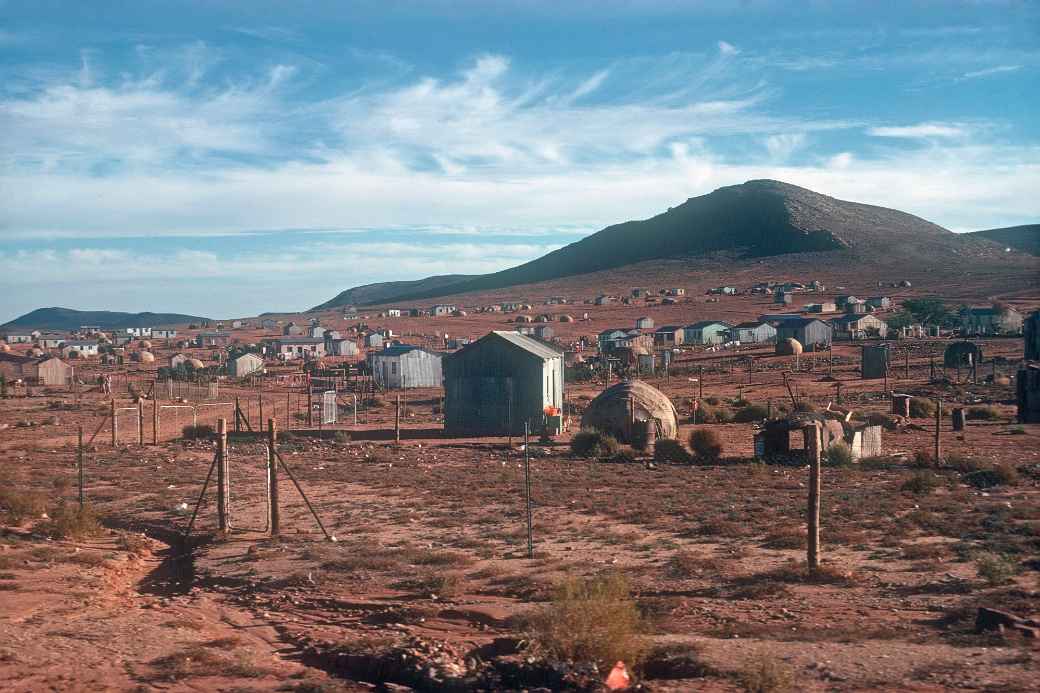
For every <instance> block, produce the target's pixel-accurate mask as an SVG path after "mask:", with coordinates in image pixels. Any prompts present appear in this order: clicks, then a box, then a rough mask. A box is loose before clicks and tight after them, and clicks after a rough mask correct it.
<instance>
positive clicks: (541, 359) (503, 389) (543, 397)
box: [443, 331, 563, 435]
mask: <svg viewBox="0 0 1040 693" xmlns="http://www.w3.org/2000/svg"><path fill="white" fill-rule="evenodd" d="M443 364H444V394H445V399H444V429H445V431H447V432H448V433H450V434H454V435H508V434H510V433H512V434H514V435H518V434H522V433H523V430H524V422H530V424H531V430H532V431H534V432H541V431H542V430H543V428H544V422H545V411H546V408H547V407H554V408H557V409H559V408H562V406H563V352H562V351H560V350H558V349H555V348H553V347H551V346H549V345H547V344H543V343H541V342H539V341H538V340H535V339H531V338H530V337H526V336H524V335H521V334H517V333H516V332H498V331H496V332H491V333H489V334H487V335H485V336H483V337H481V338H480V339H478V340H477V341H475V342H473V343H471V344H468V345H466V346H465V347H463V348H462V349H460V350H459V351H457V352H455V353H454V354H449V355H447V356H445V357H444V361H443Z"/></svg>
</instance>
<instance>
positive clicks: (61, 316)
mask: <svg viewBox="0 0 1040 693" xmlns="http://www.w3.org/2000/svg"><path fill="white" fill-rule="evenodd" d="M205 319H206V318H200V317H197V316H194V315H181V314H180V313H119V312H115V311H109V310H73V309H72V308H37V309H36V310H34V311H32V312H30V313H26V314H25V315H23V316H21V317H18V318H15V319H14V320H12V321H10V322H8V323H5V324H3V325H0V328H3V329H11V328H19V329H29V328H32V329H38V330H63V331H64V330H75V329H77V328H78V327H80V326H81V325H96V326H97V327H100V328H101V329H104V330H120V329H125V328H127V327H153V326H163V325H182V324H185V323H191V322H198V321H200V320H205Z"/></svg>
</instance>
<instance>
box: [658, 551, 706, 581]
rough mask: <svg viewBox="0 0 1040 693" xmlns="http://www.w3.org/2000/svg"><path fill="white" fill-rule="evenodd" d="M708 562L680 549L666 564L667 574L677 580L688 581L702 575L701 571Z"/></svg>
mask: <svg viewBox="0 0 1040 693" xmlns="http://www.w3.org/2000/svg"><path fill="white" fill-rule="evenodd" d="M705 563H706V560H705V559H703V558H700V557H699V556H697V555H695V554H693V553H690V552H689V551H686V550H684V549H680V550H679V551H676V552H675V553H673V554H672V556H671V558H669V559H668V561H667V562H666V563H665V574H666V575H667V576H668V577H670V578H673V579H675V580H686V579H688V578H692V577H697V576H698V575H700V572H701V569H703V568H704V567H705Z"/></svg>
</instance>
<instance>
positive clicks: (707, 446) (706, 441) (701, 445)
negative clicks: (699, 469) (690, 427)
mask: <svg viewBox="0 0 1040 693" xmlns="http://www.w3.org/2000/svg"><path fill="white" fill-rule="evenodd" d="M690 449H691V450H692V451H693V454H694V456H695V457H696V458H697V459H698V460H701V461H702V462H716V461H718V459H719V457H721V456H722V439H721V438H719V434H718V433H716V432H715V431H713V430H711V429H709V428H698V429H696V430H694V431H693V433H691V434H690Z"/></svg>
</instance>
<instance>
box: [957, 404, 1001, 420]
mask: <svg viewBox="0 0 1040 693" xmlns="http://www.w3.org/2000/svg"><path fill="white" fill-rule="evenodd" d="M964 418H966V419H970V420H972V421H999V420H1001V419H1003V418H1004V415H1003V414H1001V413H1000V410H999V409H997V408H996V407H992V406H981V407H968V408H967V410H965V412H964Z"/></svg>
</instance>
